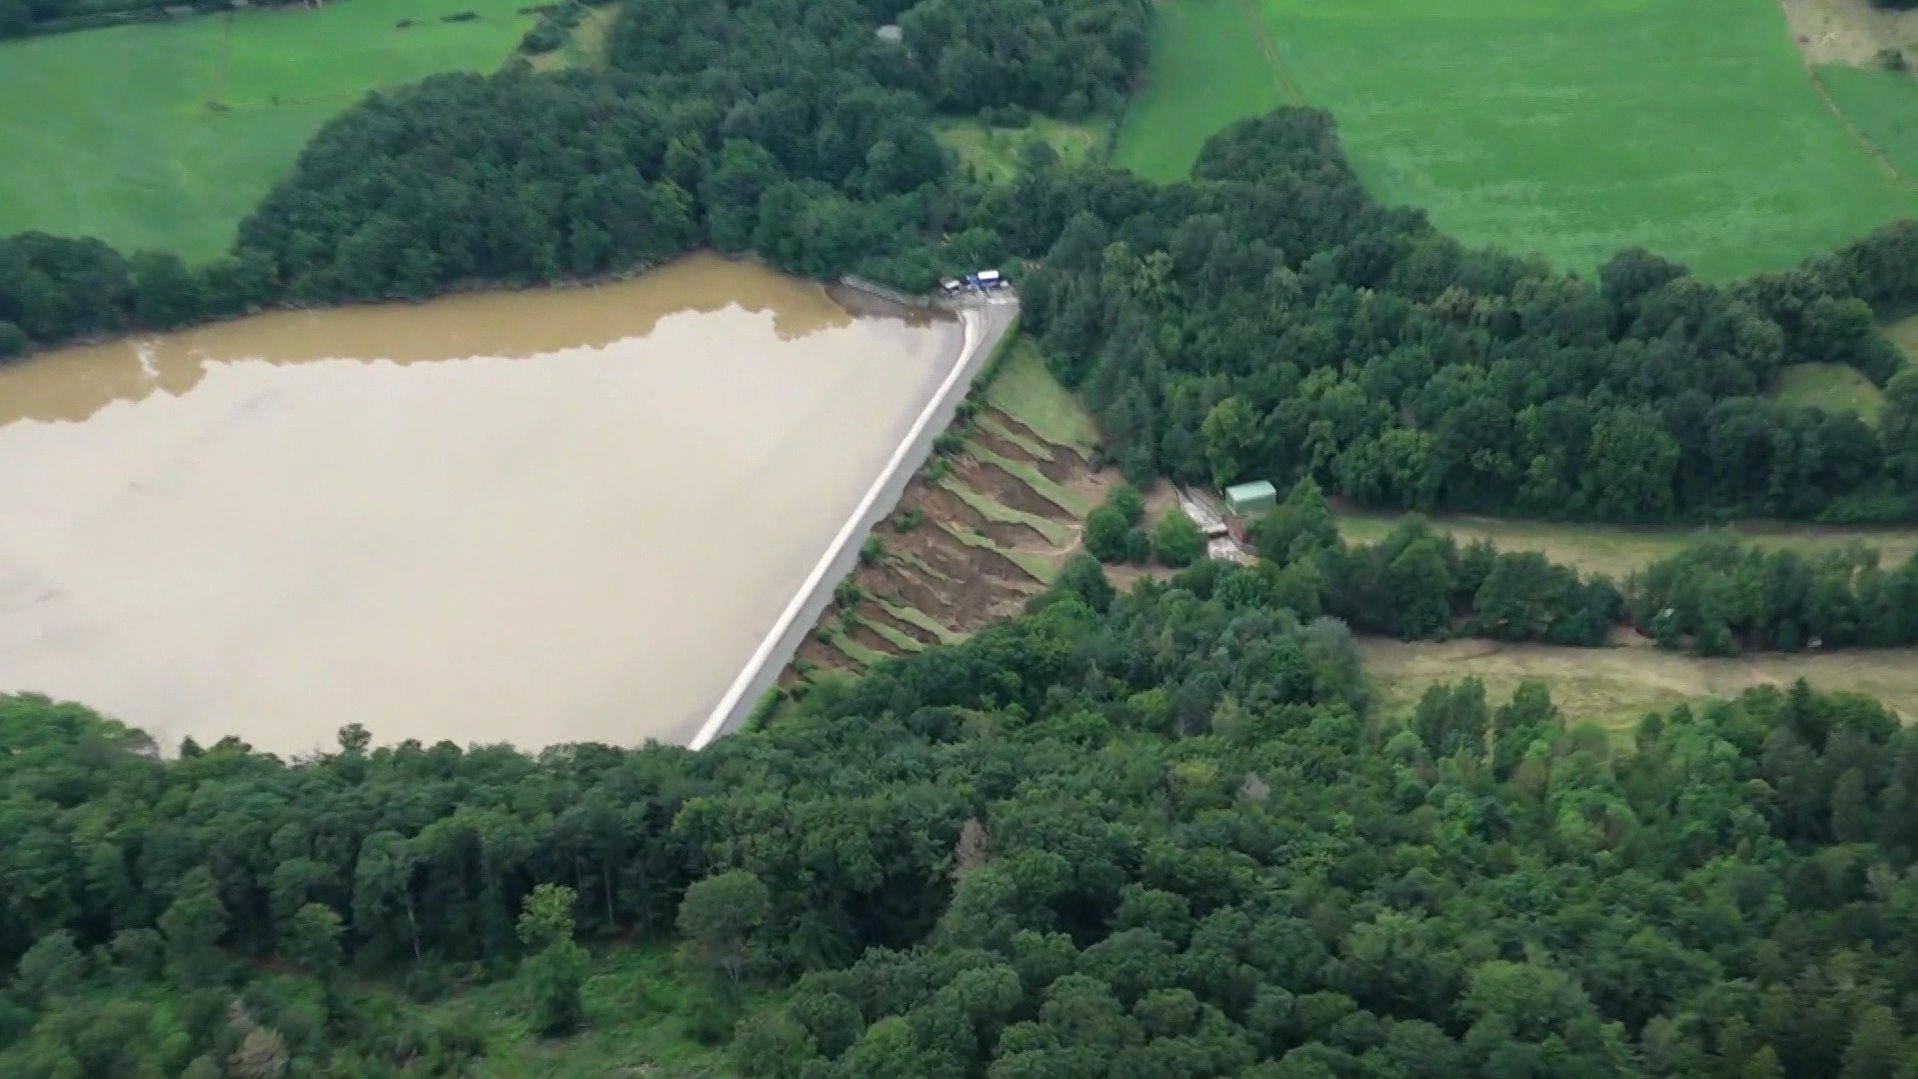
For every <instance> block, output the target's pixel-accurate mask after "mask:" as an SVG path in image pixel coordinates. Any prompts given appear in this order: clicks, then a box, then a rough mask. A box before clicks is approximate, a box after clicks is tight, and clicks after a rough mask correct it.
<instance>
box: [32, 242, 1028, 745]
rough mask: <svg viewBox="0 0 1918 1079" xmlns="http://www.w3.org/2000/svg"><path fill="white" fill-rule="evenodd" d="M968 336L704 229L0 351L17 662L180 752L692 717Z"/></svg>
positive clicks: (594, 732) (629, 731) (848, 508)
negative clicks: (418, 288) (609, 262)
mask: <svg viewBox="0 0 1918 1079" xmlns="http://www.w3.org/2000/svg"><path fill="white" fill-rule="evenodd" d="M959 339H960V332H959V329H958V327H957V325H956V324H954V323H952V322H950V321H944V320H927V319H923V318H906V317H901V316H899V315H897V314H881V313H874V314H866V313H863V312H860V313H855V312H854V311H852V310H848V308H847V307H846V306H844V305H842V304H840V303H838V302H835V301H834V300H833V298H831V297H829V296H828V295H827V293H826V292H825V291H824V290H822V289H821V288H819V287H818V286H817V285H813V284H809V283H806V282H803V281H799V280H796V279H793V278H788V277H783V276H781V275H778V274H775V273H772V272H770V271H767V270H765V269H762V268H759V267H756V266H752V265H748V264H743V263H733V262H727V261H724V260H721V259H718V258H713V257H709V256H701V257H694V258H689V259H686V260H682V261H681V262H678V263H675V264H673V265H671V266H668V267H665V268H663V269H661V270H659V271H656V272H654V273H651V274H648V275H646V276H644V277H641V278H637V279H634V280H631V281H626V282H618V283H612V284H606V285H600V286H594V287H585V288H569V289H542V290H530V291H525V292H500V293H474V294H466V295H460V296H454V297H449V298H446V299H442V300H436V301H433V302H431V303H426V304H419V305H402V304H392V305H374V306H363V307H350V308H340V309H334V310H328V311H297V312H275V313H271V314H266V315H260V316H255V317H251V318H246V319H241V320H238V321H234V322H230V323H225V324H221V325H215V326H208V327H204V328H201V329H196V330H192V331H188V332H184V333H178V334H172V335H167V336H164V337H159V338H151V339H144V340H126V341H118V342H112V343H108V344H103V345H96V346H87V347H82V348H74V349H68V350H63V351H60V352H52V353H47V354H44V355H41V356H37V357H34V358H32V359H30V360H28V361H26V362H24V363H21V364H17V365H14V366H12V367H6V368H0V475H5V476H6V477H7V482H6V484H5V485H4V486H0V520H4V522H5V527H4V529H0V691H16V690H35V691H41V692H45V693H48V694H51V695H53V696H57V697H70V698H74V699H79V700H82V701H85V702H87V703H89V704H92V705H94V706H96V707H99V708H101V709H102V710H103V711H106V712H109V713H112V714H114V715H116V716H118V717H119V718H121V719H123V720H125V721H127V722H129V723H132V724H135V725H138V726H142V727H145V728H147V729H148V730H149V731H150V732H152V733H153V734H154V736H155V737H156V740H158V741H159V742H160V743H161V744H162V745H163V746H168V747H171V746H173V745H177V744H178V742H179V740H180V739H181V738H182V737H185V736H189V735H190V736H192V737H194V738H196V739H199V740H201V741H207V740H210V739H215V738H218V737H220V736H223V735H226V734H237V735H239V736H240V737H241V738H243V739H245V740H246V741H248V742H251V743H253V744H255V745H258V746H260V747H262V748H265V749H270V750H276V751H282V752H294V753H297V752H304V751H308V750H312V749H316V748H321V747H325V746H327V745H330V744H331V743H332V741H333V738H334V732H335V730H336V729H337V728H339V727H341V726H343V725H345V724H347V723H352V722H358V723H363V724H365V725H366V726H367V727H368V728H369V729H371V730H372V731H373V732H374V735H375V737H376V738H378V739H380V740H381V741H396V740H399V739H402V738H417V739H420V740H422V741H426V742H431V741H435V740H438V739H451V740H454V741H457V742H496V741H510V742H513V743H515V744H517V745H519V746H521V747H522V748H527V749H536V748H539V747H541V746H543V745H546V744H548V743H552V742H559V741H580V740H597V741H606V742H615V743H625V744H631V743H637V742H640V741H643V740H645V739H647V738H649V737H653V738H660V739H662V740H671V741H684V740H685V739H686V738H687V737H689V736H690V734H691V733H692V731H693V730H695V729H696V728H697V727H698V725H699V723H700V721H701V720H702V719H704V718H705V716H706V714H707V712H708V710H710V709H711V707H712V706H713V704H714V702H715V701H716V700H717V699H718V698H719V696H720V695H721V694H722V693H723V692H724V690H725V688H726V687H727V685H728V684H729V682H730V681H731V680H732V678H733V676H734V674H735V673H736V672H737V670H738V669H739V667H740V665H741V664H742V663H743V662H745V660H746V658H747V657H748V656H749V655H750V654H751V653H752V652H753V649H754V647H755V645H756V644H757V643H758V642H759V640H760V638H761V637H762V636H763V634H764V633H765V632H766V629H767V627H768V626H769V625H770V624H771V623H772V621H773V620H774V618H775V617H776V616H777V615H778V613H779V612H780V611H781V609H782V608H783V607H784V605H785V604H786V603H787V602H788V600H789V599H790V597H791V596H792V594H793V592H794V590H795V589H796V588H797V587H798V585H799V583H800V582H801V581H802V580H803V579H805V577H806V575H807V573H808V572H809V570H810V569H811V568H812V566H813V565H814V563H815V562H816V561H817V559H818V558H819V557H820V554H821V553H822V552H823V551H824V550H825V549H826V547H827V546H828V544H829V543H830V541H831V539H832V537H833V536H834V535H835V533H836V532H837V531H838V530H839V529H840V527H841V525H842V523H843V522H844V520H845V519H846V517H847V515H848V514H849V513H851V512H852V510H853V508H854V507H855V506H856V505H857V504H858V502H859V500H860V499H861V497H862V496H863V494H864V493H865V491H866V490H867V488H868V485H869V484H871V482H872V480H873V478H874V476H875V475H876V474H877V473H878V471H879V470H880V468H881V466H882V465H883V463H884V462H885V461H886V460H887V458H888V457H889V455H891V454H892V452H893V451H894V449H895V447H896V446H897V445H898V444H899V441H900V439H901V438H902V437H904V434H905V432H906V431H907V429H908V428H909V427H910V426H911V424H912V422H913V418H914V416H915V415H916V414H917V413H918V412H919V411H920V410H921V408H922V407H923V406H924V405H925V403H926V402H927V401H928V400H929V399H930V398H931V396H932V394H933V392H934V390H935V389H936V387H937V386H938V385H939V384H940V381H941V379H942V378H943V377H944V376H945V374H946V372H947V370H948V369H949V368H950V364H951V361H952V358H953V356H954V355H955V354H956V351H957V349H958V347H959ZM926 531H927V532H928V533H931V532H934V531H937V529H936V528H928V529H927V530H926ZM989 553H990V552H986V554H989ZM960 564H965V565H970V566H973V567H974V570H973V571H974V572H978V570H977V565H978V562H977V561H976V560H961V563H960ZM875 647H877V646H875ZM800 654H801V656H802V657H806V658H808V659H810V660H811V661H813V662H815V663H820V664H822V665H837V666H844V665H847V664H848V663H849V661H848V660H846V659H844V658H843V657H839V658H834V657H835V655H836V654H833V655H827V654H822V653H821V652H820V650H818V649H814V650H811V651H802V652H801V653H800Z"/></svg>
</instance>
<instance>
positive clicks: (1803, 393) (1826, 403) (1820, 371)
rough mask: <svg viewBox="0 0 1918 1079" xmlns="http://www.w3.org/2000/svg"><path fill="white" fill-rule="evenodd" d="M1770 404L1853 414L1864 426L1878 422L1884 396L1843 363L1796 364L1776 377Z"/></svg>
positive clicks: (1868, 381) (1863, 377)
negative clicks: (1856, 415)
mask: <svg viewBox="0 0 1918 1079" xmlns="http://www.w3.org/2000/svg"><path fill="white" fill-rule="evenodd" d="M1771 396H1772V399H1773V400H1776V401H1781V402H1783V403H1785V404H1791V405H1803V406H1808V407H1816V408H1822V409H1824V410H1825V411H1827V412H1856V413H1858V415H1859V416H1861V417H1863V418H1864V420H1865V422H1867V423H1877V422H1878V409H1879V407H1880V406H1881V405H1883V404H1884V400H1885V394H1884V391H1882V390H1880V389H1879V388H1878V387H1877V386H1876V385H1874V384H1873V383H1872V381H1871V379H1868V378H1866V377H1865V376H1864V375H1862V374H1860V373H1859V372H1858V369H1857V368H1855V367H1847V366H1846V365H1844V364H1842V363H1795V364H1792V365H1791V366H1790V367H1787V368H1785V369H1784V370H1782V371H1780V372H1779V373H1778V384H1777V385H1776V386H1774V387H1772V391H1771Z"/></svg>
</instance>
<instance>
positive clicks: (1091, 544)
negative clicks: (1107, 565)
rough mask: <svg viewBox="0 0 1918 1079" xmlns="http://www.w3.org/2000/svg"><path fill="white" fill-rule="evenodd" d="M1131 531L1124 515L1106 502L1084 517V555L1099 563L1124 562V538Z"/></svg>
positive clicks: (1130, 525)
mask: <svg viewBox="0 0 1918 1079" xmlns="http://www.w3.org/2000/svg"><path fill="white" fill-rule="evenodd" d="M1131 531H1132V524H1131V522H1130V521H1127V520H1126V519H1125V514H1124V513H1123V512H1121V511H1120V510H1119V509H1118V508H1117V507H1115V506H1113V505H1112V503H1110V502H1108V503H1106V504H1105V505H1103V506H1100V507H1099V508H1098V509H1096V510H1093V511H1092V512H1091V513H1090V514H1087V515H1086V534H1085V545H1086V553H1087V554H1089V555H1091V556H1092V557H1094V558H1096V559H1098V560H1099V561H1101V562H1120V561H1124V560H1125V557H1126V536H1127V533H1129V532H1131Z"/></svg>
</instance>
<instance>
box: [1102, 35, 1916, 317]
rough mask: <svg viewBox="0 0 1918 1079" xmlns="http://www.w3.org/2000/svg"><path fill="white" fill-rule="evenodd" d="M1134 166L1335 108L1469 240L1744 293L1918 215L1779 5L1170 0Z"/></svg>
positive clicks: (1122, 141)
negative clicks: (1762, 276) (1610, 262)
mask: <svg viewBox="0 0 1918 1079" xmlns="http://www.w3.org/2000/svg"><path fill="white" fill-rule="evenodd" d="M1157 15H1158V18H1157V22H1156V25H1155V29H1154V40H1153V45H1154V54H1153V59H1152V63H1151V65H1150V68H1149V70H1148V75H1147V83H1146V85H1145V87H1144V88H1143V89H1142V91H1141V92H1140V94H1139V95H1138V97H1137V98H1136V99H1135V101H1134V103H1133V105H1132V108H1131V109H1130V111H1129V112H1128V114H1127V115H1126V117H1125V120H1124V122H1123V124H1122V126H1121V127H1120V130H1119V136H1118V144H1117V148H1116V152H1115V160H1117V161H1118V162H1119V163H1121V164H1123V165H1126V166H1127V167H1130V168H1132V169H1134V170H1136V171H1138V172H1140V173H1142V174H1143V175H1147V176H1151V177H1155V178H1160V179H1167V178H1171V177H1174V176H1178V175H1182V174H1183V173H1184V172H1185V171H1186V170H1187V169H1188V168H1189V167H1190V165H1191V163H1192V160H1193V158H1194V156H1195V155H1196V154H1197V152H1198V150H1199V147H1200V146H1201V145H1202V144H1203V142H1204V139H1205V138H1206V137H1207V136H1208V135H1210V134H1211V133H1213V132H1215V131H1217V130H1218V129H1220V128H1221V127H1224V126H1225V125H1226V124H1228V123H1230V122H1231V121H1233V120H1235V119H1238V118H1240V117H1243V116H1246V115H1251V114H1254V113H1258V112H1263V111H1265V110H1267V109H1270V108H1273V107H1276V106H1278V105H1280V104H1285V103H1305V104H1311V105H1317V106H1322V107H1325V108H1327V109H1329V110H1331V112H1332V113H1333V114H1334V115H1335V116H1336V117H1337V118H1338V121H1339V127H1340V132H1341V137H1342V138H1343V140H1344V143H1345V146H1346V150H1347V152H1348V153H1349V155H1350V157H1351V159H1352V162H1353V164H1354V166H1355V167H1356V169H1357V170H1358V172H1359V175H1360V176H1361V178H1362V179H1363V180H1364V182H1365V184H1366V186H1367V187H1368V188H1369V189H1370V190H1371V191H1372V192H1373V193H1374V194H1375V195H1376V196H1378V197H1379V198H1380V199H1382V200H1383V201H1385V202H1388V203H1404V204H1410V205H1413V206H1418V207H1422V208H1424V209H1425V210H1426V211H1428V212H1429V213H1430V214H1431V216H1432V219H1433V221H1434V222H1435V223H1436V224H1437V225H1438V226H1439V227H1440V228H1442V229H1444V230H1446V231H1447V232H1450V233H1451V234H1453V235H1455V236H1457V237H1459V238H1460V239H1462V240H1464V241H1466V242H1468V243H1489V244H1496V245H1499V246H1501V247H1505V248H1508V249H1510V250H1513V251H1517V252H1535V253H1539V254H1542V255H1544V256H1546V257H1547V258H1549V259H1550V260H1551V261H1553V262H1554V263H1555V264H1557V265H1559V266H1562V267H1564V268H1567V269H1572V270H1577V271H1581V272H1583V271H1589V270H1591V269H1592V268H1593V267H1595V266H1597V265H1598V264H1599V263H1601V262H1602V261H1604V260H1605V259H1606V258H1607V257H1609V256H1610V255H1611V254H1612V253H1613V252H1615V251H1616V250H1618V249H1619V248H1621V247H1627V246H1632V245H1639V246H1644V247H1647V248H1650V249H1652V250H1655V251H1658V252H1661V253H1663V254H1665V255H1667V256H1669V257H1673V258H1677V259H1679V260H1681V261H1683V262H1686V263H1687V264H1689V265H1691V266H1692V267H1693V268H1694V269H1695V270H1697V271H1698V272H1699V273H1700V274H1701V275H1703V276H1705V277H1707V278H1712V279H1726V278H1731V277H1736V276H1738V275H1741V274H1744V273H1748V272H1751V271H1753V270H1760V269H1775V268H1779V267H1782V266H1787V265H1790V264H1793V263H1796V262H1797V261H1799V260H1801V259H1803V258H1805V257H1806V256H1809V255H1812V254H1815V253H1818V252H1821V251H1825V250H1828V249H1829V248H1831V247H1832V246H1834V245H1836V244H1839V243H1842V242H1844V241H1846V240H1849V239H1852V238H1855V237H1857V236H1859V235H1861V234H1863V233H1865V232H1867V231H1869V230H1870V229H1872V228H1873V227H1875V226H1877V225H1880V224H1883V223H1884V222H1886V221H1889V220H1892V219H1895V218H1898V217H1901V216H1907V215H1910V214H1912V213H1914V212H1918V194H1914V193H1913V191H1912V190H1911V189H1910V188H1909V187H1907V186H1905V185H1903V184H1901V183H1900V182H1899V180H1898V179H1897V178H1896V177H1895V176H1894V174H1893V173H1892V170H1890V169H1889V168H1887V167H1886V166H1885V165H1884V164H1883V163H1882V162H1880V161H1879V160H1878V159H1877V158H1875V157H1874V156H1873V155H1872V153H1871V152H1870V150H1869V149H1868V148H1867V147H1866V146H1865V145H1864V144H1862V143H1861V142H1860V141H1858V140H1857V139H1855V138H1853V137H1852V136H1851V134H1850V133H1848V131H1847V130H1846V128H1845V125H1844V124H1843V123H1842V122H1841V121H1840V120H1839V119H1838V117H1836V116H1835V115H1833V113H1832V112H1831V111H1830V110H1829V109H1828V108H1827V107H1826V106H1825V104H1824V103H1823V101H1821V99H1820V98H1819V95H1818V92H1817V88H1816V87H1815V86H1814V85H1813V84H1812V82H1811V79H1810V76H1809V75H1808V73H1807V72H1806V69H1805V67H1804V65H1803V63H1802V62H1801V60H1800V58H1799V56H1798V54H1797V52H1796V50H1795V48H1794V46H1793V44H1792V40H1791V38H1790V36H1789V34H1788V33H1787V30H1786V25H1785V21H1784V17H1783V16H1782V15H1781V14H1780V12H1779V9H1778V7H1777V5H1776V4H1775V3H1774V2H1773V0H1693V2H1690V3H1686V4H1672V3H1661V2H1657V0H1555V2H1553V3H1550V4H1540V3H1538V2H1537V0H1457V2H1455V3H1451V4H1443V5H1433V4H1429V3H1418V2H1415V0H1359V2H1355V3H1350V4H1323V3H1316V2H1313V0H1161V3H1160V5H1159V7H1158V9H1157Z"/></svg>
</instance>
